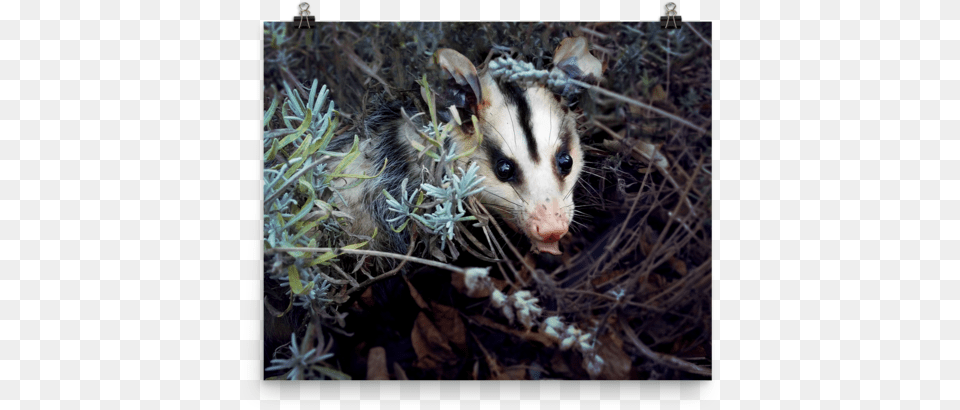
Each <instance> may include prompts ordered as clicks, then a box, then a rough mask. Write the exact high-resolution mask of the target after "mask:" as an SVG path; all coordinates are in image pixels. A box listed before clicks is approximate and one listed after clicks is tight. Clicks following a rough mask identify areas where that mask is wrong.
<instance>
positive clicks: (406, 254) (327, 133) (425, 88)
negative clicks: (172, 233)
mask: <svg viewBox="0 0 960 410" xmlns="http://www.w3.org/2000/svg"><path fill="white" fill-rule="evenodd" d="M678 26H679V27H676V28H666V29H665V28H662V27H661V25H660V23H659V22H589V23H577V22H530V23H526V22H495V23H457V22H368V23H364V22H358V23H343V22H313V23H312V24H311V27H309V28H306V27H305V25H304V24H300V25H299V27H298V24H296V23H291V22H267V23H265V24H264V32H263V33H264V34H263V35H264V38H263V40H264V42H263V44H264V49H263V59H264V66H263V75H264V77H263V290H264V295H263V304H264V307H263V309H264V310H263V317H264V320H263V326H264V333H263V366H264V369H263V372H264V373H263V375H264V376H263V377H264V378H265V379H271V380H272V379H278V380H321V379H337V380H348V379H349V380H358V379H373V380H491V379H492V380H546V379H570V380H597V379H601V380H628V379H639V380H645V379H651V380H664V379H675V380H676V379H681V380H682V379H694V380H704V379H710V378H711V368H712V366H711V359H712V353H711V352H712V348H711V346H712V342H711V334H712V332H711V329H712V328H711V274H712V269H711V255H712V249H711V242H712V233H711V232H712V228H711V191H712V190H711V155H712V151H711V148H712V146H711V145H712V144H711V99H712V96H711V77H712V70H711V64H712V63H711V60H712V59H711V33H712V29H711V25H710V23H707V22H687V21H683V22H681V23H680V24H679V25H678Z"/></svg>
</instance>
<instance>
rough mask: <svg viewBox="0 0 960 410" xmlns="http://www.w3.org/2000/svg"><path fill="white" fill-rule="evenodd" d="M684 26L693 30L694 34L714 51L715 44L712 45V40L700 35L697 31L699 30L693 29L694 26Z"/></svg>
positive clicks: (688, 24)
mask: <svg viewBox="0 0 960 410" xmlns="http://www.w3.org/2000/svg"><path fill="white" fill-rule="evenodd" d="M684 26H685V27H687V28H689V29H690V30H693V34H696V35H697V37H700V39H701V40H703V42H704V43H707V47H710V49H711V50H712V49H713V44H710V40H707V38H706V37H704V36H703V34H700V32H699V31H697V29H695V28H693V24H690V23H687V24H684Z"/></svg>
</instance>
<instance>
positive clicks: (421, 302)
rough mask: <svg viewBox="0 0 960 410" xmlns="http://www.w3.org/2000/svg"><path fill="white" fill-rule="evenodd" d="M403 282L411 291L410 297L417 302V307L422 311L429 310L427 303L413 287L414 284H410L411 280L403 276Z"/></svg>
mask: <svg viewBox="0 0 960 410" xmlns="http://www.w3.org/2000/svg"><path fill="white" fill-rule="evenodd" d="M402 276H403V280H404V281H406V282H407V289H410V297H412V298H413V301H414V302H417V306H420V309H427V308H428V307H427V306H428V305H427V302H426V301H424V300H423V297H422V296H420V292H417V289H416V288H414V287H413V284H412V283H410V279H407V276H406V275H402Z"/></svg>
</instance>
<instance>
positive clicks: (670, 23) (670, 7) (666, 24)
mask: <svg viewBox="0 0 960 410" xmlns="http://www.w3.org/2000/svg"><path fill="white" fill-rule="evenodd" d="M664 8H666V9H667V13H666V15H665V16H662V17H660V28H662V29H668V28H670V29H675V28H680V23H682V22H683V19H682V18H680V16H678V15H677V5H676V4H675V3H673V2H670V3H667V4H665V5H664Z"/></svg>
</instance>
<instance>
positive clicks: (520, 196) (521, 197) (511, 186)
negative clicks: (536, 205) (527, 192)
mask: <svg viewBox="0 0 960 410" xmlns="http://www.w3.org/2000/svg"><path fill="white" fill-rule="evenodd" d="M507 185H510V188H513V192H516V193H517V198H520V200H521V201H523V203H525V204H526V203H527V200H526V199H523V195H520V191H517V187H515V186H513V184H507Z"/></svg>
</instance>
